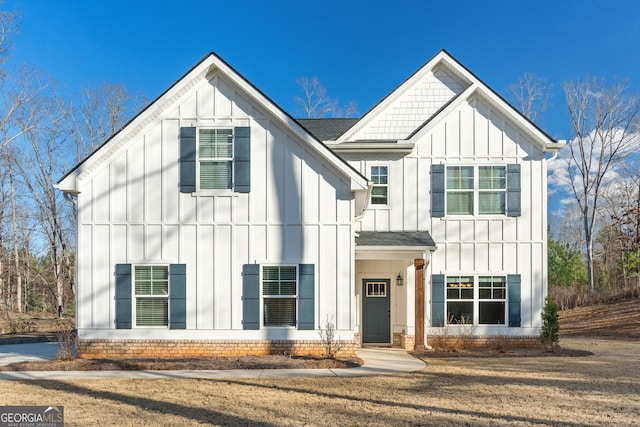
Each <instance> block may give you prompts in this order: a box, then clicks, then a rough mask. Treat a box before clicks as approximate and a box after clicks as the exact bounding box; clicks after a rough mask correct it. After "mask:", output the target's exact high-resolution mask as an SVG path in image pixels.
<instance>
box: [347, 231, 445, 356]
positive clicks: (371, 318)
mask: <svg viewBox="0 0 640 427" xmlns="http://www.w3.org/2000/svg"><path fill="white" fill-rule="evenodd" d="M434 250H436V246H435V243H434V242H433V240H432V239H431V236H429V233H427V232H426V231H413V232H407V231H398V232H396V231H391V232H375V231H361V232H359V233H358V236H357V237H356V263H355V280H356V283H358V284H359V285H360V286H358V287H357V288H356V294H357V295H356V296H357V303H358V305H357V307H358V308H357V310H358V312H357V315H358V317H357V319H358V320H359V325H358V329H359V332H360V339H361V343H362V344H364V345H366V344H382V345H387V346H388V345H390V344H391V345H393V346H394V347H401V348H404V349H414V348H423V347H424V342H425V314H426V311H427V310H426V308H425V302H426V301H425V288H424V287H425V279H424V278H425V277H426V272H425V268H427V266H428V264H429V259H430V254H429V253H430V252H432V251H434Z"/></svg>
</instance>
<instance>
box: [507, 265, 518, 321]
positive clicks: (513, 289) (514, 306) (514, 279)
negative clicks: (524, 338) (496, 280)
mask: <svg viewBox="0 0 640 427" xmlns="http://www.w3.org/2000/svg"><path fill="white" fill-rule="evenodd" d="M520 282H521V281H520V275H519V274H509V275H507V287H508V298H509V326H512V327H520V324H521V319H520V310H521V308H520V301H521V297H520V294H521V292H520Z"/></svg>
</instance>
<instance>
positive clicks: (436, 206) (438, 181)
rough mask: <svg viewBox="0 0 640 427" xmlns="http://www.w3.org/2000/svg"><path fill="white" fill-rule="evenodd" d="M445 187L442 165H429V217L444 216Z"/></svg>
mask: <svg viewBox="0 0 640 427" xmlns="http://www.w3.org/2000/svg"><path fill="white" fill-rule="evenodd" d="M444 205H445V187H444V165H431V216H432V217H433V218H442V217H443V216H444Z"/></svg>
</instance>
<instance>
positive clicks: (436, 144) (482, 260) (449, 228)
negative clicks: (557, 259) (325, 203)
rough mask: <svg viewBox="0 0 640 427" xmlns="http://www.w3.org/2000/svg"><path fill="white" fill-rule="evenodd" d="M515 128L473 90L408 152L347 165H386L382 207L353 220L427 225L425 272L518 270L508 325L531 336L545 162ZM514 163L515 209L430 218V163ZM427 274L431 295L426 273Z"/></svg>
mask: <svg viewBox="0 0 640 427" xmlns="http://www.w3.org/2000/svg"><path fill="white" fill-rule="evenodd" d="M517 129H518V128H517V126H515V125H514V124H513V123H510V122H509V121H508V120H507V119H506V118H505V117H504V116H503V115H502V114H500V113H499V112H496V110H495V109H493V108H491V107H490V104H489V103H488V102H485V101H484V100H483V99H482V98H481V97H479V96H472V97H470V98H469V99H467V100H466V101H465V102H463V103H461V104H460V106H459V107H458V108H455V109H453V110H452V111H451V112H450V113H449V114H448V115H446V116H445V117H443V118H441V119H440V120H439V121H438V123H437V124H435V125H434V126H433V127H432V128H431V129H430V130H429V131H428V132H425V133H424V134H423V135H420V136H419V138H418V139H416V140H415V148H414V149H413V151H412V152H411V153H410V154H408V155H406V156H403V157H400V158H398V157H396V158H393V157H391V158H388V159H384V158H380V157H376V158H372V159H371V160H359V159H354V158H350V164H351V165H352V166H354V167H355V168H356V169H357V170H359V171H360V172H361V173H363V174H368V173H369V170H370V166H371V165H378V164H388V165H389V190H388V191H389V203H388V206H384V207H376V206H373V207H370V208H369V209H368V211H367V212H366V214H365V215H364V217H363V219H362V221H361V222H360V224H359V227H360V229H361V230H366V231H414V230H425V231H428V232H429V233H430V234H431V236H432V237H433V239H434V241H435V243H436V245H437V248H438V249H437V250H436V251H435V252H433V254H432V258H431V260H430V265H429V266H428V268H429V274H445V275H465V274H466V275H476V276H477V275H491V274H494V275H507V274H520V275H521V279H522V283H521V292H522V306H521V318H522V326H521V328H512V329H513V330H512V331H511V332H512V333H514V334H521V335H530V334H535V335H537V329H536V328H538V327H539V326H540V324H541V320H540V315H539V313H540V312H541V309H542V307H543V305H544V298H545V297H546V284H547V277H546V271H547V266H546V262H547V261H546V260H547V257H546V253H547V247H546V238H547V235H546V234H547V233H546V209H547V192H546V173H547V170H546V167H547V166H546V159H545V153H544V152H542V150H540V148H538V147H537V146H536V145H535V144H534V143H533V142H532V141H530V140H529V139H528V138H527V137H526V136H525V135H524V134H523V133H522V132H519V131H518V130H517ZM405 136H406V135H405ZM512 163H517V164H520V167H521V205H522V209H521V216H519V217H507V216H505V215H486V216H484V215H478V216H463V215H459V216H445V217H443V218H432V216H431V191H430V189H431V181H430V168H431V165H433V164H444V165H482V164H486V165H506V164H512ZM425 279H426V281H427V293H426V294H427V298H429V292H428V289H429V287H428V286H429V283H428V282H429V280H430V277H429V276H427V277H425ZM427 302H429V301H427ZM427 307H429V304H427ZM428 311H429V310H427V313H426V318H427V323H428V324H429V312H428ZM481 332H482V331H480V330H478V333H481ZM485 332H488V333H491V332H493V333H497V331H492V330H491V329H487V331H485Z"/></svg>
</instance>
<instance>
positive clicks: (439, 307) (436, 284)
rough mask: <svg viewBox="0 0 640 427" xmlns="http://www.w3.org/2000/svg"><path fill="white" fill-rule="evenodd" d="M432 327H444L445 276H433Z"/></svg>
mask: <svg viewBox="0 0 640 427" xmlns="http://www.w3.org/2000/svg"><path fill="white" fill-rule="evenodd" d="M431 326H433V327H436V328H437V327H440V326H444V274H434V275H432V276H431Z"/></svg>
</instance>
